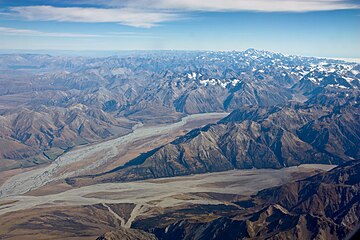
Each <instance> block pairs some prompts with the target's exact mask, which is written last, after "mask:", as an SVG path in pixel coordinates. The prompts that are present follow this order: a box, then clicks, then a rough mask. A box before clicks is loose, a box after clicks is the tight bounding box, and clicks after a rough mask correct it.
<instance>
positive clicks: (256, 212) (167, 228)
mask: <svg viewBox="0 0 360 240" xmlns="http://www.w3.org/2000/svg"><path fill="white" fill-rule="evenodd" d="M359 174H360V163H359V161H351V162H349V163H347V164H345V165H343V166H340V167H337V168H335V169H333V170H331V171H330V172H326V173H321V174H318V175H316V176H314V177H310V178H307V179H304V180H300V181H297V182H293V183H288V184H285V185H282V186H279V187H275V188H271V189H266V190H263V191H260V192H259V193H258V194H257V195H255V196H253V197H252V198H251V199H250V200H248V202H252V203H253V204H252V205H253V206H252V207H251V205H249V206H250V207H249V206H248V207H245V208H246V209H244V210H238V211H233V212H232V213H231V212H229V213H228V216H224V217H220V218H217V219H215V220H212V221H201V220H200V221H199V220H198V221H194V220H191V219H189V218H188V219H185V220H184V219H181V216H180V217H179V219H181V220H178V221H176V219H175V220H173V221H174V223H172V224H170V225H164V226H163V227H161V228H152V229H147V231H151V232H154V233H155V234H156V235H157V237H158V238H159V239H344V238H345V237H346V236H347V235H349V234H350V233H351V232H352V231H353V230H354V229H355V228H356V226H357V225H358V224H359V218H358V215H359V214H360V204H359V203H360V181H359V178H358V176H359ZM254 203H256V204H254ZM242 205H244V204H242ZM254 205H255V206H254ZM190 211H191V210H190ZM188 216H191V214H190V213H189V212H188ZM141 222H142V223H143V224H146V220H142V221H141ZM136 226H138V227H140V225H138V224H137V225H136Z"/></svg>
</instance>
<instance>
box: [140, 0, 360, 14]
mask: <svg viewBox="0 0 360 240" xmlns="http://www.w3.org/2000/svg"><path fill="white" fill-rule="evenodd" d="M149 1H151V2H153V4H154V6H157V7H159V8H170V9H179V10H180V9H181V10H192V11H262V12H309V11H328V10H341V9H353V8H359V4H354V3H352V2H350V1H348V0H250V1H249V0H221V1H218V0H206V1H202V0H171V1H168V0H138V1H133V4H136V2H149Z"/></svg>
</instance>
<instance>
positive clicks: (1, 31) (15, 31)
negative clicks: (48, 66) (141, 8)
mask: <svg viewBox="0 0 360 240" xmlns="http://www.w3.org/2000/svg"><path fill="white" fill-rule="evenodd" d="M0 35H10V36H24V37H65V38H94V37H95V38H96V37H97V38H160V37H161V36H155V35H151V34H146V33H137V32H108V33H104V34H82V33H63V32H43V31H37V30H32V29H20V28H8V27H1V26H0Z"/></svg>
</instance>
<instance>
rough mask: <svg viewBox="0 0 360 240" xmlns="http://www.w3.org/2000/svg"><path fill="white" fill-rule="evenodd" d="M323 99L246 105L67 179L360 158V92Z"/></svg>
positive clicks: (83, 180) (107, 178) (97, 179)
mask: <svg viewBox="0 0 360 240" xmlns="http://www.w3.org/2000/svg"><path fill="white" fill-rule="evenodd" d="M346 94H347V95H346ZM341 96H344V98H342V97H341ZM314 98H316V99H314ZM321 98H323V96H322V95H321V94H318V95H317V96H316V97H313V98H311V99H309V100H308V101H307V102H305V103H290V104H287V105H284V106H281V107H279V106H274V107H258V106H253V107H243V108H241V109H238V110H235V111H233V112H232V113H231V114H230V115H229V116H228V117H226V118H224V119H223V120H220V121H219V122H218V123H217V124H210V125H207V126H205V127H203V128H199V129H195V130H193V131H191V132H189V133H188V134H186V135H185V136H183V137H180V138H178V139H177V140H175V141H173V142H171V143H169V144H166V145H164V146H162V147H159V148H157V149H154V150H152V151H149V152H147V153H144V154H142V155H141V156H139V157H137V158H135V159H134V160H132V161H130V162H129V163H127V164H126V165H125V166H121V167H119V168H115V169H113V170H111V171H109V172H105V173H102V174H97V175H93V176H85V177H79V178H73V179H68V183H69V184H71V185H75V186H78V185H83V184H89V182H90V183H101V182H123V181H133V180H142V179H148V178H161V177H172V176H181V175H189V174H194V173H205V172H217V171H226V170H231V169H236V168H237V169H250V168H275V169H276V168H282V167H288V166H296V165H300V164H306V163H313V164H319V163H322V164H336V165H338V164H341V163H344V162H346V161H349V160H352V159H358V158H360V145H359V142H360V131H359V129H360V125H359V121H358V119H359V118H360V111H359V100H360V99H359V95H358V92H357V91H353V92H349V93H344V92H337V99H339V101H340V102H341V103H338V104H333V105H332V106H326V105H325V104H324V105H320V104H314V103H313V102H314V101H319V100H318V99H321Z"/></svg>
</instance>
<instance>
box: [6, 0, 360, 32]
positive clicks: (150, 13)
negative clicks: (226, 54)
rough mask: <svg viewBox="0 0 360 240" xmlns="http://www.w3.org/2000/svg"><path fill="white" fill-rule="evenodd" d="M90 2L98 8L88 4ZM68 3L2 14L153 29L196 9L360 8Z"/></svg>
mask: <svg viewBox="0 0 360 240" xmlns="http://www.w3.org/2000/svg"><path fill="white" fill-rule="evenodd" d="M55 2H56V1H55ZM90 5H91V6H96V7H87V6H90ZM66 6H67V7H55V6H20V7H11V8H9V9H7V10H6V11H3V12H2V13H0V14H2V15H8V16H12V17H21V18H25V19H27V20H31V21H61V22H91V23H94V22H113V23H119V24H123V25H128V26H134V27H145V28H149V27H153V26H156V25H158V24H160V23H163V22H168V21H173V20H178V19H181V18H184V17H185V16H186V14H187V13H188V12H194V11H200V12H227V11H232V12H234V11H260V12H311V11H330V10H344V9H358V8H360V4H359V3H355V1H353V0H351V1H350V0H122V1H118V0H108V1H105V0H73V1H71V2H70V1H66Z"/></svg>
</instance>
